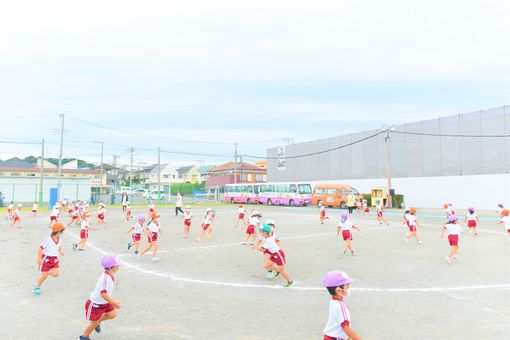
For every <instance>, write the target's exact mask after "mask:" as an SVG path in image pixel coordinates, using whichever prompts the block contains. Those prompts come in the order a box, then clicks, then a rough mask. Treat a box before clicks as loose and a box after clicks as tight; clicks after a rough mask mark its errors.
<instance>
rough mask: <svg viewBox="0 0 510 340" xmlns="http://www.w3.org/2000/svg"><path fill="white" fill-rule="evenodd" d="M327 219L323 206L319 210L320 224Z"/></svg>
mask: <svg viewBox="0 0 510 340" xmlns="http://www.w3.org/2000/svg"><path fill="white" fill-rule="evenodd" d="M327 218H329V217H326V206H325V205H324V204H323V205H321V207H320V208H319V219H320V221H321V224H324V220H326V219H327Z"/></svg>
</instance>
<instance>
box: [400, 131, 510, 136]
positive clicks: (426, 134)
mask: <svg viewBox="0 0 510 340" xmlns="http://www.w3.org/2000/svg"><path fill="white" fill-rule="evenodd" d="M392 132H395V133H400V134H404V135H416V136H430V137H457V138H505V137H510V135H456V134H441V133H425V132H410V131H398V130H393V131H392Z"/></svg>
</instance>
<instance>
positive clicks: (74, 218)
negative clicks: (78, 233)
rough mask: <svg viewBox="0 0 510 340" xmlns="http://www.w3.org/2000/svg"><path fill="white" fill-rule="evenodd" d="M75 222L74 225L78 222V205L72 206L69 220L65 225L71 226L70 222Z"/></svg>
mask: <svg viewBox="0 0 510 340" xmlns="http://www.w3.org/2000/svg"><path fill="white" fill-rule="evenodd" d="M73 223H74V224H75V225H78V224H80V209H79V207H78V206H77V205H76V206H74V210H73V212H72V213H71V221H69V223H68V224H67V226H68V227H69V226H71V224H73Z"/></svg>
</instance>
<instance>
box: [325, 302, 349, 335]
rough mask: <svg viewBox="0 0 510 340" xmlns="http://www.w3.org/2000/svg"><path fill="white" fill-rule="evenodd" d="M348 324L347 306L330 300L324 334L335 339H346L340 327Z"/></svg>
mask: <svg viewBox="0 0 510 340" xmlns="http://www.w3.org/2000/svg"><path fill="white" fill-rule="evenodd" d="M350 324H351V313H350V312H349V308H348V307H347V305H346V304H345V303H344V302H343V301H340V300H337V299H335V298H332V299H331V301H329V317H328V323H327V324H326V327H325V328H324V331H323V332H324V334H326V335H328V336H330V337H333V338H337V339H348V338H349V337H348V336H347V334H345V332H344V329H343V328H342V326H345V325H350Z"/></svg>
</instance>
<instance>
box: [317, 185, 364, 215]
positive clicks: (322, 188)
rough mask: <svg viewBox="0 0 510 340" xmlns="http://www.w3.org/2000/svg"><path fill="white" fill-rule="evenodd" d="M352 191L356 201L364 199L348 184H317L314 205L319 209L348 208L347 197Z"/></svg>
mask: <svg viewBox="0 0 510 340" xmlns="http://www.w3.org/2000/svg"><path fill="white" fill-rule="evenodd" d="M351 190H352V193H353V194H354V197H355V198H356V199H363V196H362V195H361V194H360V193H359V192H358V190H356V189H355V188H353V187H352V186H350V185H348V184H317V185H315V188H314V189H313V194H312V204H313V205H317V206H318V207H320V206H322V205H325V206H327V207H340V208H342V209H345V208H347V195H348V194H349V192H350V191H351Z"/></svg>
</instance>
